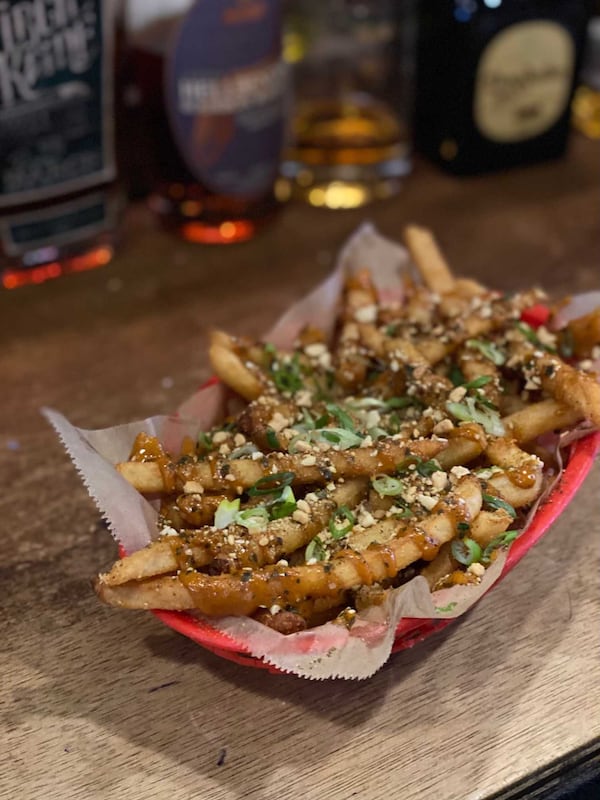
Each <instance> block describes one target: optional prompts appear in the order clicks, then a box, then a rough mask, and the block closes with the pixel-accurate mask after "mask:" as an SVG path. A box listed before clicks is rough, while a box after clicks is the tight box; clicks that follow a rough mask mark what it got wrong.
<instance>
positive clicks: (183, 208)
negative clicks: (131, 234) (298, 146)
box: [130, 0, 284, 244]
mask: <svg viewBox="0 0 600 800" xmlns="http://www.w3.org/2000/svg"><path fill="white" fill-rule="evenodd" d="M200 5H201V4H195V5H194V6H192V8H191V11H190V12H189V13H188V17H187V18H186V16H185V15H184V16H183V17H177V18H166V19H162V20H159V21H157V22H155V23H154V28H153V30H148V31H142V32H138V34H137V35H136V37H135V42H134V43H133V44H132V46H131V50H130V58H131V61H132V77H133V81H134V84H135V86H136V87H137V90H138V91H139V98H138V103H137V111H136V116H137V120H136V125H135V129H136V132H135V136H136V140H137V141H138V142H139V145H140V147H139V152H140V153H141V154H142V155H141V156H140V164H139V168H140V169H141V171H142V172H143V173H144V181H145V183H146V184H147V185H148V186H149V187H151V190H150V197H149V204H150V207H151V208H152V210H153V211H155V212H156V213H157V214H158V216H159V218H160V220H161V221H162V223H163V225H164V226H165V227H166V228H167V229H170V230H172V231H174V232H176V233H178V234H179V235H180V236H181V237H183V238H184V239H186V240H188V241H192V242H199V243H203V244H227V243H233V242H240V241H244V240H247V239H250V238H252V237H253V236H254V235H255V234H256V233H257V232H258V231H259V230H260V229H262V228H263V227H264V226H265V225H266V224H267V223H268V222H269V221H270V220H271V219H272V217H273V215H274V214H275V213H276V211H277V210H278V209H279V202H278V200H277V198H276V194H275V180H276V173H277V165H278V160H279V152H280V148H281V142H282V139H283V86H284V80H283V76H282V74H280V73H277V72H274V73H273V74H274V75H275V77H276V78H277V80H278V87H280V88H281V91H279V88H273V89H272V90H271V89H269V88H268V86H267V89H266V91H267V92H268V91H272V94H273V96H272V97H271V98H270V100H271V106H270V107H269V108H268V110H267V111H265V110H264V108H262V109H259V110H258V111H256V109H254V108H253V107H252V102H253V97H252V96H250V97H248V96H244V94H243V92H240V98H241V99H240V98H238V99H235V98H234V99H231V98H230V106H228V107H227V108H226V109H225V110H224V111H223V113H218V112H215V111H214V109H213V108H211V109H209V110H208V111H207V110H206V102H213V104H214V102H217V103H218V102H219V100H218V99H217V100H216V101H215V99H214V98H215V95H218V94H219V88H218V87H220V86H223V87H224V89H223V95H225V93H226V92H227V89H228V87H229V89H231V87H232V86H233V82H234V81H235V80H238V78H239V79H240V80H241V81H242V82H243V81H244V80H247V81H252V80H256V81H259V82H260V81H262V83H260V85H261V86H265V85H267V78H268V76H267V75H266V69H267V66H265V65H267V64H271V65H272V68H273V70H275V71H276V70H277V64H278V54H279V52H280V31H279V30H278V26H277V23H276V22H274V21H273V19H272V15H273V14H274V13H275V12H274V11H273V9H274V8H276V6H277V3H274V2H271V3H266V4H265V3H252V2H250V3H245V4H244V3H242V4H240V3H238V2H236V0H230V2H222V0H220V2H219V3H217V4H216V6H218V10H219V13H220V14H221V17H220V18H218V19H217V23H216V24H217V25H218V26H219V29H221V26H223V29H224V30H225V33H223V34H222V35H223V36H224V37H227V36H228V35H229V29H228V28H227V26H229V28H230V31H231V35H232V36H233V37H238V40H239V41H241V42H242V44H243V43H244V42H246V41H250V42H252V37H254V36H255V35H256V28H255V29H254V30H252V29H251V30H248V31H247V33H246V34H244V25H246V24H249V25H250V27H252V25H255V26H260V24H261V20H260V18H259V17H260V13H263V14H266V15H267V22H268V24H269V26H270V28H272V29H273V36H272V40H271V41H269V42H267V45H268V52H265V53H264V58H263V60H262V61H261V62H259V63H256V64H253V63H250V64H249V65H248V64H243V63H242V64H240V63H237V64H233V65H227V66H228V69H225V68H224V70H223V76H222V75H219V73H218V71H217V70H214V69H211V67H210V58H211V54H208V55H206V49H204V50H203V48H206V43H205V41H204V39H203V34H204V35H206V34H205V28H203V26H202V24H201V22H203V18H197V19H190V15H191V14H194V13H196V12H198V11H199V10H200V8H199V6H200ZM251 12H252V13H251ZM244 13H245V14H247V15H248V18H247V19H245V18H244V16H243V15H244ZM269 15H271V16H269ZM192 25H196V28H197V31H198V44H197V49H198V52H200V53H201V54H202V55H203V59H204V60H203V61H202V63H200V64H198V65H196V64H195V62H194V60H193V55H194V54H192V56H190V54H189V51H188V54H187V56H186V58H187V61H185V60H184V59H182V60H181V61H176V60H175V56H173V50H175V51H176V53H177V52H178V51H177V48H178V47H179V48H180V49H181V45H179V44H178V36H179V37H181V36H185V35H186V26H187V29H190V28H191V26H192ZM180 31H183V34H182V33H180ZM259 35H260V34H259ZM245 37H246V38H245ZM263 38H264V37H263ZM264 44H265V43H264V42H263V45H264ZM232 49H233V50H235V49H236V48H232ZM249 60H251V55H250V56H249ZM241 61H243V59H241ZM207 64H208V66H207ZM186 70H187V74H188V75H189V76H191V77H186ZM261 70H263V71H265V76H264V77H261V74H260V71H261ZM170 73H171V74H173V75H174V78H173V82H172V83H171V84H169V79H168V76H169V74H170ZM185 81H188V84H189V85H191V89H190V91H191V93H192V101H191V102H192V103H194V102H195V101H196V98H197V97H200V96H201V95H202V96H204V95H210V98H209V100H208V101H203V103H198V107H197V108H193V109H192V110H189V109H187V110H186V109H184V110H183V111H182V108H181V103H182V101H181V100H180V99H179V98H180V94H181V91H182V90H181V89H180V85H181V84H182V83H183V82H185ZM216 81H221V83H220V84H217V83H216ZM186 85H187V84H186ZM246 85H249V84H246ZM270 85H271V86H272V85H273V84H272V83H271V84H270ZM178 90H179V93H178ZM278 91H279V94H280V97H278V95H277V92H278ZM202 93H204V94H202ZM266 102H267V105H268V100H267V101H266ZM236 103H238V104H240V105H239V106H238V105H236ZM175 104H177V105H175ZM279 105H280V106H281V108H279V107H278V106H279ZM174 108H175V111H174V110H173V109H174ZM188 111H189V113H188ZM261 113H262V114H271V118H270V119H271V121H272V122H273V125H272V127H271V130H270V134H269V135H270V136H271V140H272V145H273V147H272V152H271V153H269V166H270V168H271V174H270V177H269V178H268V179H267V180H263V181H262V185H260V182H259V185H258V188H257V186H256V185H253V186H252V187H251V188H250V190H249V191H244V190H243V187H242V190H241V191H240V190H239V189H240V185H239V183H237V182H236V181H235V180H234V179H232V185H231V189H232V190H231V191H228V190H227V188H225V187H223V186H221V185H219V184H220V181H221V178H222V173H218V174H216V178H215V173H216V169H215V165H216V166H218V167H219V168H220V164H221V162H222V163H223V164H224V167H223V169H224V171H225V172H227V170H228V169H229V163H230V160H231V159H233V161H234V162H235V167H234V168H233V169H234V170H237V173H236V174H237V175H238V176H242V178H243V175H244V170H245V171H246V172H248V171H250V170H251V169H252V168H253V167H252V164H242V165H241V166H240V164H239V159H238V156H239V149H240V148H241V149H242V150H243V148H244V146H245V143H244V140H241V141H240V139H239V130H240V115H241V116H242V117H243V119H242V125H245V124H246V123H247V122H248V121H249V123H248V124H249V125H250V126H251V124H252V119H255V120H257V123H256V125H257V127H260V124H261V119H260V116H259V115H260V114H261ZM253 114H254V117H252V115H253ZM244 115H245V116H244ZM277 116H279V117H280V119H279V121H278V120H277V118H276V117H277ZM182 120H183V122H182ZM178 123H181V124H182V125H183V126H186V125H187V126H188V130H191V131H192V133H189V134H188V138H187V139H186V140H184V141H183V142H182V136H181V129H180V134H179V135H178V133H177V124H178ZM278 125H279V126H280V128H281V131H280V133H279V134H277V130H276V129H277V126H278ZM245 130H247V129H245ZM236 137H238V138H237V139H236ZM228 146H229V147H230V148H231V149H230V151H229V152H228V151H227V147H228ZM236 148H238V151H237V152H236ZM271 162H272V163H271ZM205 166H206V167H207V171H208V174H209V177H208V179H206V180H205V179H203V170H204V168H205ZM211 170H212V172H211ZM210 178H215V179H214V180H212V181H211V180H210Z"/></svg>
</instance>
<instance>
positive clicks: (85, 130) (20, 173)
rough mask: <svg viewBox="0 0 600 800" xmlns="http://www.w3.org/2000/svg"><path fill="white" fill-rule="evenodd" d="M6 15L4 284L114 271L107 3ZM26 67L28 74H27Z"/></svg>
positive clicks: (0, 121)
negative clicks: (108, 266) (101, 268)
mask: <svg viewBox="0 0 600 800" xmlns="http://www.w3.org/2000/svg"><path fill="white" fill-rule="evenodd" d="M22 5H23V4H21V3H15V2H13V3H9V4H6V3H5V4H2V8H0V29H1V34H0V56H2V76H1V77H2V81H1V84H2V85H1V89H0V276H1V284H2V286H3V287H4V288H5V289H14V288H17V287H19V286H24V285H27V284H32V283H33V284H38V283H42V282H44V281H45V280H47V279H49V278H56V277H58V276H60V275H62V274H65V273H69V272H81V271H84V270H89V269H93V268H94V267H98V266H102V265H103V264H106V263H108V262H109V261H110V260H111V258H112V255H113V251H114V245H115V239H116V233H115V232H116V229H117V223H118V217H119V206H120V196H119V192H118V188H117V185H116V166H115V162H116V154H115V149H116V147H115V135H114V127H115V126H114V113H113V109H114V106H115V104H114V80H113V75H114V69H115V64H116V53H117V52H118V47H117V43H116V41H115V33H116V32H117V30H116V25H115V17H114V9H113V7H112V6H111V4H110V2H104V0H95V2H94V3H93V4H92V6H93V7H92V8H89V7H88V12H90V13H87V14H83V13H82V7H81V3H79V4H78V3H73V4H71V5H70V6H68V7H66V6H65V7H62V6H61V7H60V8H59V7H56V8H51V7H50V6H48V7H44V8H43V9H41V8H40V9H38V13H37V14H36V15H33V14H32V15H30V16H28V17H23V15H22V13H21V12H22V8H21V9H20V8H19V7H20V6H22ZM24 64H29V66H30V69H25V67H24V66H23V65H24Z"/></svg>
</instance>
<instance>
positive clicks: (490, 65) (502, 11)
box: [415, 0, 589, 174]
mask: <svg viewBox="0 0 600 800" xmlns="http://www.w3.org/2000/svg"><path fill="white" fill-rule="evenodd" d="M588 14H589V4H588V2H586V0H569V2H568V3H566V2H562V1H561V0H529V2H523V0H422V1H421V3H420V9H419V34H418V46H417V91H416V114H415V143H416V146H417V148H419V149H420V150H421V151H422V152H424V153H425V154H426V155H428V156H429V157H430V158H432V159H433V160H434V161H436V162H437V163H438V164H440V165H441V166H442V167H444V168H445V169H447V170H448V171H450V172H454V173H457V174H474V173H480V172H486V171H489V170H498V169H504V168H507V167H511V166H513V165H516V164H522V163H527V162H534V161H540V160H543V159H548V158H555V157H558V156H560V155H562V153H563V152H564V150H565V147H566V143H567V134H568V130H569V113H570V104H571V98H572V95H573V90H574V86H575V79H576V75H577V70H578V67H579V63H580V58H581V52H582V45H583V41H584V36H585V30H586V22H587V18H588Z"/></svg>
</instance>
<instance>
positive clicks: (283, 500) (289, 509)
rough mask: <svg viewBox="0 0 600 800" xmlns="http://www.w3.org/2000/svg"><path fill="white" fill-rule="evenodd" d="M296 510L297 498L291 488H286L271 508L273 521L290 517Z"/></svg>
mask: <svg viewBox="0 0 600 800" xmlns="http://www.w3.org/2000/svg"><path fill="white" fill-rule="evenodd" d="M295 510H296V498H295V497H294V492H293V491H292V487H291V486H286V487H285V488H284V489H283V491H282V492H281V494H280V496H279V497H278V498H277V500H274V501H273V502H272V503H271V504H270V506H269V511H270V516H271V519H282V518H283V517H289V516H290V515H291V514H293V513H294V511H295Z"/></svg>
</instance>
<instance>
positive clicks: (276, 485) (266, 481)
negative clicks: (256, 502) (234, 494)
mask: <svg viewBox="0 0 600 800" xmlns="http://www.w3.org/2000/svg"><path fill="white" fill-rule="evenodd" d="M295 477H296V473H295V472H274V473H273V474H272V475H265V476H264V477H263V478H260V479H259V480H257V481H256V483H255V484H254V486H251V487H250V488H249V489H248V494H249V495H250V496H251V497H259V496H261V495H263V494H273V493H274V492H277V491H279V490H280V489H283V488H284V486H289V485H290V484H291V483H292V481H293V480H294V478H295Z"/></svg>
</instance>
